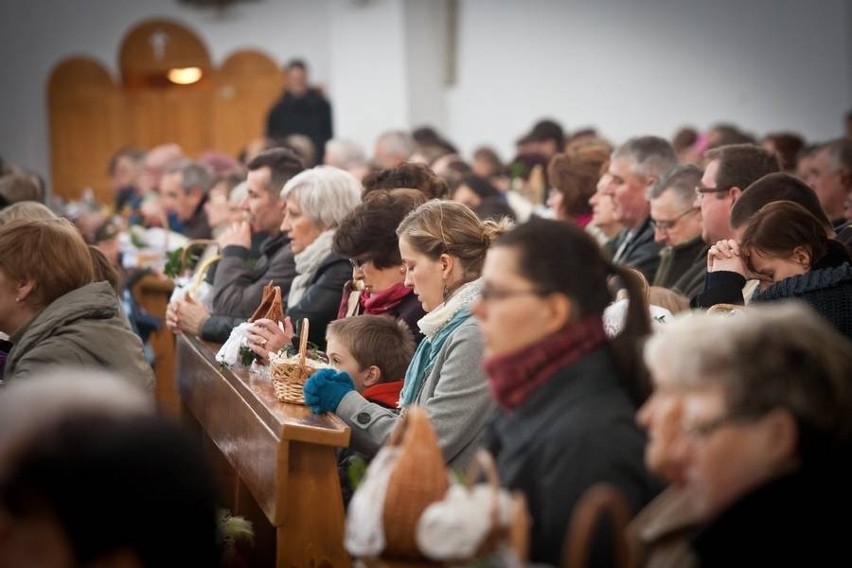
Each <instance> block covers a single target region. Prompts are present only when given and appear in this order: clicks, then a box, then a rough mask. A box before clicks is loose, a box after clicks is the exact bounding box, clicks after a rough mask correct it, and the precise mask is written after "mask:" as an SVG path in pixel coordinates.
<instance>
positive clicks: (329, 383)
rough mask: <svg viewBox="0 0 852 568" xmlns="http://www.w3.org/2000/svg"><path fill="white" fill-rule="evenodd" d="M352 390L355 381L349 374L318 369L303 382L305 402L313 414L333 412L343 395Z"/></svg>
mask: <svg viewBox="0 0 852 568" xmlns="http://www.w3.org/2000/svg"><path fill="white" fill-rule="evenodd" d="M352 390H355V383H353V382H352V378H351V377H350V376H349V374H347V373H343V372H338V371H335V370H334V369H320V370H319V371H317V372H316V373H314V374H313V375H311V376H310V377H308V381H307V382H306V383H305V403H307V405H308V406H310V407H311V410H312V411H313V413H314V414H322V413H323V412H334V411H336V410H337V406H338V405H339V404H340V401H341V400H343V397H344V396H346V394H347V393H348V392H349V391H352Z"/></svg>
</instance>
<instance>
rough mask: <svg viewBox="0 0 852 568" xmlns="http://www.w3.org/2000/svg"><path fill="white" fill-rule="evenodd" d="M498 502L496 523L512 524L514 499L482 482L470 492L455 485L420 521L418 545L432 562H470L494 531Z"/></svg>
mask: <svg viewBox="0 0 852 568" xmlns="http://www.w3.org/2000/svg"><path fill="white" fill-rule="evenodd" d="M495 498H497V499H499V503H498V514H497V522H498V523H500V525H501V526H507V525H508V524H509V523H510V522H511V512H512V498H511V497H510V496H509V494H508V493H507V492H506V491H505V490H503V489H500V490H498V491H497V492H496V494H495V491H494V488H493V487H491V486H490V485H488V484H485V483H479V484H477V485H474V486H473V488H471V489H469V488H467V487H465V486H464V485H462V484H460V483H455V484H453V485H451V486H450V488H449V489H448V490H447V493H446V495H445V496H444V499H443V500H441V501H437V502H435V503H432V504H431V505H429V506H428V507H427V508H426V510H425V511H423V514H422V515H421V516H420V520H419V521H418V522H417V546H418V547H419V548H420V552H422V553H423V554H424V555H426V556H427V557H429V558H431V559H432V560H469V559H472V558H474V556H475V555H476V553H477V550H478V549H479V547H480V546H481V545H482V543H483V542H484V540H485V538H486V537H487V536H488V533H489V532H490V531H491V528H492V525H493V522H494V518H493V515H494V512H493V507H494V499H495Z"/></svg>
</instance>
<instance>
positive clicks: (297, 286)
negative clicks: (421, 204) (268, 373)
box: [248, 166, 361, 357]
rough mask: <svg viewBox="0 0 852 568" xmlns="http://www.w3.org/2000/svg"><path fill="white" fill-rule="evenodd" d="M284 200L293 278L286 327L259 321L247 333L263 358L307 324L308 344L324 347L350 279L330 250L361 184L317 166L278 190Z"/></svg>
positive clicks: (346, 267) (345, 263) (342, 173)
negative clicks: (326, 331)
mask: <svg viewBox="0 0 852 568" xmlns="http://www.w3.org/2000/svg"><path fill="white" fill-rule="evenodd" d="M281 193H282V195H283V196H284V197H285V199H286V206H285V211H284V222H283V223H282V224H281V230H282V231H284V232H286V233H287V236H288V237H290V244H291V246H292V248H293V253H294V254H295V258H296V278H294V279H293V284H292V285H291V287H290V294H289V296H288V298H287V309H286V312H287V319H288V321H287V325H286V329H285V330H284V331H282V330H281V329H280V328H279V327H278V324H277V322H273V321H272V320H269V319H259V320H257V321H256V322H255V325H254V326H253V327H252V329H251V330H250V331H249V333H248V340H249V346H250V347H251V348H252V350H253V351H254V352H255V353H257V354H258V355H260V356H262V357H266V356H267V355H268V354H269V352H270V351H277V350H279V349H280V348H281V347H283V346H284V344H286V343H288V342H289V341H290V340H292V338H293V335H294V334H298V332H299V326H300V325H301V321H302V319H303V318H307V319H308V320H309V321H310V330H309V335H308V340H309V341H310V342H311V343H313V344H315V345H317V346H318V347H320V348H321V349H323V348H324V346H325V329H326V326H328V324H329V322H331V321H332V320H333V319H335V318H336V317H337V310H338V307H339V306H340V297H341V294H342V293H343V287H344V285H345V284H346V282H347V281H348V280H349V279H350V278H351V276H352V267H351V265H350V264H349V259H348V258H346V257H344V256H341V255H339V254H337V253H335V252H334V251H333V250H332V247H331V245H332V241H333V240H334V233H335V231H336V229H337V226H338V224H339V223H340V221H341V220H342V219H343V218H344V217H345V216H346V214H347V213H349V212H350V211H352V210H353V209H355V207H356V206H357V205H358V204H359V203H360V202H361V184H360V183H358V180H357V179H355V177H354V176H352V174H350V173H348V172H345V171H343V170H340V169H338V168H334V167H331V166H317V167H315V168H311V169H309V170H305V171H304V172H302V173H300V174H298V175H296V176H295V177H293V178H292V179H291V180H290V181H288V182H287V184H286V185H285V186H284V189H282V190H281Z"/></svg>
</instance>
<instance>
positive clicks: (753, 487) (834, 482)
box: [645, 303, 852, 566]
mask: <svg viewBox="0 0 852 568" xmlns="http://www.w3.org/2000/svg"><path fill="white" fill-rule="evenodd" d="M645 362H646V363H647V364H648V365H649V367H650V368H651V372H652V374H653V375H654V376H655V377H658V376H659V377H665V378H666V381H667V382H668V383H669V384H671V383H672V382H674V384H675V385H676V386H677V389H678V391H679V392H681V393H682V397H683V398H682V401H683V407H682V412H683V418H682V421H681V438H682V442H683V448H682V452H681V456H682V458H681V464H682V465H681V466H680V467H681V468H682V473H683V479H684V483H685V486H686V487H687V489H688V490H689V491H691V492H693V495H692V497H691V506H692V510H693V511H694V512H695V513H696V514H697V515H699V517H700V518H701V519H702V520H704V523H703V525H702V526H701V528H700V530H699V531H697V532H696V533H694V536H693V537H692V540H691V546H692V549H693V551H694V552H695V554H696V555H697V557H698V559H699V562H700V565H701V566H733V565H748V566H753V565H766V566H777V565H785V566H786V565H831V564H833V563H835V562H836V559H837V558H840V557H844V556H845V555H846V554H847V540H848V539H847V532H848V531H847V527H846V523H843V522H837V521H836V520H835V519H834V518H832V517H830V516H827V515H825V514H824V510H825V506H826V503H831V504H832V506H837V507H839V508H840V509H841V510H846V509H847V508H848V507H849V506H850V505H852V490H851V489H850V485H849V482H848V480H849V475H850V472H852V467H850V466H852V459H850V457H852V415H850V413H849V408H852V383H850V381H849V377H852V344H850V342H849V340H848V339H847V338H845V337H842V336H841V335H840V334H839V333H838V332H837V331H836V330H834V329H833V328H832V327H831V326H830V325H828V324H827V323H826V322H824V321H822V320H821V319H820V318H819V317H818V316H817V315H816V314H814V313H813V312H812V311H811V310H809V309H808V308H806V307H804V306H802V305H796V304H792V303H791V304H783V305H780V304H776V305H774V306H769V305H764V306H760V307H754V308H749V310H748V313H747V314H740V315H734V316H729V317H722V316H719V315H716V314H697V315H696V314H690V315H686V316H683V317H680V318H677V319H676V320H675V321H674V322H672V323H670V324H669V325H668V326H666V327H664V328H662V329H661V331H659V332H657V333H656V334H655V335H654V336H652V337H651V339H650V340H649V341H648V343H647V345H646V347H645ZM757 526H759V527H761V530H760V531H755V530H754V527H757ZM678 565H680V564H678Z"/></svg>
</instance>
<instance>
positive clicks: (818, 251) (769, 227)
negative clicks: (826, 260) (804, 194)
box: [740, 201, 828, 272]
mask: <svg viewBox="0 0 852 568" xmlns="http://www.w3.org/2000/svg"><path fill="white" fill-rule="evenodd" d="M796 247H804V248H805V249H806V250H807V251H808V253H810V256H811V259H810V264H811V266H813V265H814V264H815V263H816V262H817V261H819V259H821V258H822V257H823V256H825V253H826V252H827V251H828V236H827V235H826V233H825V227H824V226H823V224H822V222H821V221H820V220H819V219H817V218H816V217H814V216H813V215H812V214H811V212H810V211H808V210H807V209H805V208H804V207H802V206H801V205H799V204H798V203H794V202H792V201H774V202H772V203H768V204H767V205H764V206H763V207H762V208H761V209H760V211H758V212H757V213H756V214H755V215H754V217H752V218H751V220H750V221H749V222H748V225H747V226H746V229H745V232H744V233H743V238H742V241H741V242H740V250H741V251H742V255H743V261H744V263H745V265H746V268H748V269H749V270H750V271H752V272H754V271H755V270H754V265H753V263H752V255H753V254H755V253H757V252H760V253H763V254H766V255H771V256H778V257H782V258H788V257H790V256H792V254H793V251H794V250H795V249H796Z"/></svg>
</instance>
